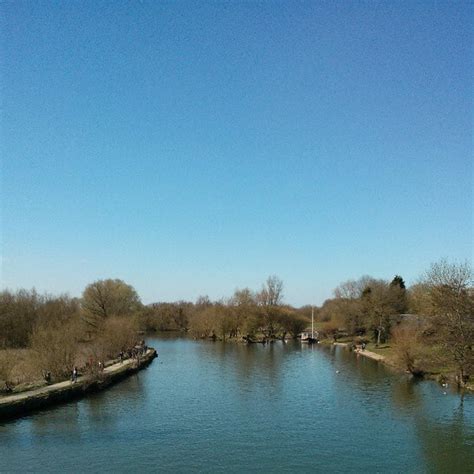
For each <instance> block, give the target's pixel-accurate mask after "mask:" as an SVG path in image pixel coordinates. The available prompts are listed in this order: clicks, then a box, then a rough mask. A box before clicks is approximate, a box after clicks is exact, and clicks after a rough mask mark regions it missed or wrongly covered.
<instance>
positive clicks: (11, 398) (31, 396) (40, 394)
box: [0, 348, 158, 421]
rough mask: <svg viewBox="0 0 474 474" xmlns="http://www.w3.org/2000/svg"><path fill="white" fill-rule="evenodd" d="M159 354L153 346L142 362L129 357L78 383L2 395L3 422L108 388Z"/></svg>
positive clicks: (0, 404) (59, 384)
mask: <svg viewBox="0 0 474 474" xmlns="http://www.w3.org/2000/svg"><path fill="white" fill-rule="evenodd" d="M157 356H158V354H157V352H156V350H155V349H153V348H149V349H148V351H147V353H146V354H144V355H143V356H142V357H141V358H140V361H139V362H138V361H137V360H130V359H128V360H125V361H124V362H123V364H114V365H112V366H110V367H106V368H105V370H104V372H103V373H101V374H100V376H97V377H91V376H83V377H79V378H78V380H77V382H75V383H72V382H71V381H69V380H68V381H64V382H59V383H56V384H53V385H48V386H46V387H42V388H40V389H36V390H31V391H27V392H22V393H18V394H15V395H8V396H5V397H0V421H1V420H7V419H12V418H19V417H22V416H25V415H28V414H30V413H31V412H33V411H36V410H40V409H43V408H47V407H50V406H54V405H58V404H60V403H65V402H69V401H72V400H75V399H78V398H81V397H83V396H85V395H87V394H88V393H93V392H97V391H100V390H104V389H105V388H107V387H109V386H110V385H113V384H115V383H117V382H119V381H120V380H123V379H124V378H126V377H128V376H130V375H131V374H134V373H136V372H138V371H139V370H141V369H143V368H145V367H146V366H148V365H149V364H150V363H151V362H152V361H153V359H154V358H155V357H157Z"/></svg>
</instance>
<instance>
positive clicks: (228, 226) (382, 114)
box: [0, 0, 473, 305]
mask: <svg viewBox="0 0 474 474" xmlns="http://www.w3.org/2000/svg"><path fill="white" fill-rule="evenodd" d="M0 9H1V12H2V13H1V25H0V26H1V30H2V33H1V35H2V36H1V53H2V55H1V56H2V60H1V96H2V97H1V99H2V103H1V106H2V145H1V153H2V189H1V197H2V251H1V253H2V288H10V289H16V288H19V287H25V288H31V287H33V286H34V287H36V289H37V290H38V291H41V292H43V291H48V292H51V293H61V292H69V293H70V294H71V295H73V296H79V295H80V294H81V292H82V290H83V289H84V287H85V286H86V285H87V284H88V283H91V282H92V281H94V280H96V279H99V278H121V279H123V280H125V281H126V282H127V283H130V284H131V285H133V286H134V287H135V288H136V290H137V291H138V293H139V294H140V295H141V297H142V299H143V301H144V302H145V303H149V302H152V301H173V300H178V299H188V300H194V299H195V298H196V297H197V296H198V295H201V294H208V295H209V296H210V297H211V299H217V298H220V297H222V296H229V295H231V294H232V293H233V291H234V289H235V288H236V287H245V286H249V287H250V288H253V289H259V288H260V287H261V284H262V282H263V281H264V280H265V279H266V277H267V276H268V275H270V274H276V275H278V276H279V277H280V278H281V279H282V280H283V281H284V284H285V300H286V301H287V302H288V303H290V304H294V305H303V304H310V303H315V304H320V303H322V301H324V299H326V298H328V297H330V296H331V291H332V289H333V288H334V287H335V286H337V285H338V284H339V283H340V282H341V281H344V280H347V279H349V278H357V277H359V276H361V275H363V274H370V275H372V276H374V277H377V278H387V279H391V278H392V277H393V276H394V275H395V274H400V275H402V276H403V277H404V278H405V280H406V281H407V283H413V282H414V281H415V279H416V278H417V277H418V276H419V275H420V274H421V273H422V272H423V271H424V270H426V269H427V268H428V267H429V265H430V263H431V262H433V261H437V260H439V259H440V258H442V257H446V258H448V259H451V260H457V261H460V260H461V261H464V260H466V259H467V260H472V258H473V165H472V145H473V141H472V131H473V128H472V126H473V115H472V110H473V101H472V92H473V89H472V85H473V84H472V73H473V64H472V60H473V4H472V2H447V1H440V2H438V1H437V2H430V1H423V2H413V1H406V2H403V1H401V2H399V1H396V2H385V1H384V2H377V1H371V2H357V1H351V2H343V1H330V2H322V1H321V2H319V1H308V2H305V1H284V2H270V1H268V2H242V3H238V2H217V1H213V2H179V1H177V2H158V1H132V2H119V1H113V2H111V1H96V0H94V1H83V2H63V1H61V2H52V1H48V2H46V1H29V2H25V1H8V2H5V1H3V2H2V3H1V5H0Z"/></svg>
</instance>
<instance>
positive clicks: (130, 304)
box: [82, 279, 141, 328]
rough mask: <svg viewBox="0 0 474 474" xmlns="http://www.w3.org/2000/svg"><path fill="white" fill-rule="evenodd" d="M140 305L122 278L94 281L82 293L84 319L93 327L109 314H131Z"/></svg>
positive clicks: (131, 289) (132, 289)
mask: <svg viewBox="0 0 474 474" xmlns="http://www.w3.org/2000/svg"><path fill="white" fill-rule="evenodd" d="M140 306H141V303H140V298H139V296H138V294H137V292H136V291H135V289H134V288H133V287H132V286H130V285H128V284H127V283H125V282H123V281H122V280H111V279H109V280H98V281H95V282H94V283H91V284H90V285H88V286H87V287H86V289H85V290H84V292H83V294H82V308H83V310H84V320H85V321H86V323H87V324H88V325H89V326H92V327H93V328H97V326H98V325H99V324H100V322H101V321H103V320H105V319H106V318H107V317H109V316H125V315H130V314H133V313H135V312H136V311H138V310H139V309H140Z"/></svg>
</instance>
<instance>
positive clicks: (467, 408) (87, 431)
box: [0, 338, 474, 473]
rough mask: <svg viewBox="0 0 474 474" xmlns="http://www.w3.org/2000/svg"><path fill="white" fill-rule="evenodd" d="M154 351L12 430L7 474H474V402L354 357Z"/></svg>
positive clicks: (203, 346) (219, 347) (215, 349)
mask: <svg viewBox="0 0 474 474" xmlns="http://www.w3.org/2000/svg"><path fill="white" fill-rule="evenodd" d="M148 343H149V344H150V345H152V346H154V347H156V348H157V349H158V352H159V357H158V359H155V361H154V362H153V363H152V364H151V365H150V366H149V367H148V368H147V369H146V370H143V371H142V372H140V373H138V374H137V375H134V376H132V377H130V378H129V379H126V380H125V381H123V382H121V383H119V384H118V385H115V386H113V387H111V388H110V389H108V390H106V391H104V392H101V393H98V394H95V395H92V396H89V397H87V398H84V399H82V400H80V401H77V402H72V403H68V404H65V405H61V406H58V407H55V408H51V409H49V410H46V411H43V412H38V413H35V414H33V415H31V416H28V417H25V418H22V419H19V420H15V421H10V422H5V423H3V424H0V472H1V473H9V472H58V473H59V472H61V473H64V472H141V473H147V472H158V471H159V472H190V471H191V472H192V471H194V472H196V471H200V472H225V473H232V472H239V473H242V472H297V471H298V472H349V471H350V472H365V473H367V472H384V473H387V472H388V473H399V472H413V473H423V472H427V473H428V472H429V473H432V472H433V473H437V472H440V473H442V472H446V473H448V472H449V473H464V472H466V473H473V472H474V396H473V395H467V396H466V397H464V400H462V399H461V397H460V395H459V394H458V393H456V391H455V390H452V389H450V388H448V389H443V388H442V387H441V386H439V385H438V384H436V383H434V382H429V381H425V382H414V381H411V380H410V379H409V378H408V377H407V376H406V375H404V374H395V373H392V372H390V371H389V370H388V369H386V368H385V367H384V366H383V365H381V364H379V363H377V362H374V361H372V360H369V359H366V358H364V357H362V356H357V355H356V354H353V353H351V352H349V351H347V350H346V349H344V348H342V347H321V346H314V347H313V346H302V345H301V344H299V343H288V344H284V343H281V342H278V343H275V344H271V345H266V346H263V345H260V344H258V345H257V344H255V345H250V346H246V345H240V344H235V343H227V344H226V343H221V342H215V343H213V342H204V341H194V340H191V339H187V338H156V339H153V338H152V339H149V340H148Z"/></svg>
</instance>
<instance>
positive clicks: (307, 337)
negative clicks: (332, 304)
mask: <svg viewBox="0 0 474 474" xmlns="http://www.w3.org/2000/svg"><path fill="white" fill-rule="evenodd" d="M301 342H302V343H303V344H316V343H317V342H319V341H318V333H317V332H316V333H315V332H314V309H313V307H311V334H310V333H309V332H302V333H301Z"/></svg>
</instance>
